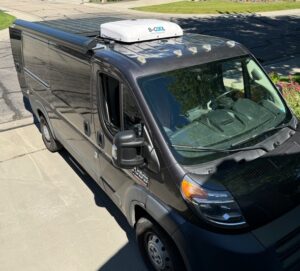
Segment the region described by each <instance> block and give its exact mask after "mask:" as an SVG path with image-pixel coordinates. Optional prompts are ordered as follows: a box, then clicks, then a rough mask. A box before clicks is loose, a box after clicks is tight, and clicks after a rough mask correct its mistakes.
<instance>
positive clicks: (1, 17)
mask: <svg viewBox="0 0 300 271" xmlns="http://www.w3.org/2000/svg"><path fill="white" fill-rule="evenodd" d="M14 20H15V17H13V16H11V15H8V14H6V13H4V12H3V11H1V10H0V30H1V29H4V28H7V27H9V26H10V25H11V24H12V23H13V21H14Z"/></svg>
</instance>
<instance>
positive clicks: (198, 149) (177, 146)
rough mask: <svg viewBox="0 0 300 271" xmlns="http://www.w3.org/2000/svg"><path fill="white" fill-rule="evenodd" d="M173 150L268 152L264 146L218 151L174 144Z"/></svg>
mask: <svg viewBox="0 0 300 271" xmlns="http://www.w3.org/2000/svg"><path fill="white" fill-rule="evenodd" d="M171 146H172V147H173V148H175V149H177V150H179V151H187V152H199V151H204V152H221V153H234V152H240V151H252V150H263V151H265V152H268V150H267V149H266V148H265V147H264V146H252V147H245V148H237V149H217V148H210V147H195V146H190V145H177V144H172V145H171Z"/></svg>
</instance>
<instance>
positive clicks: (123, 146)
mask: <svg viewBox="0 0 300 271" xmlns="http://www.w3.org/2000/svg"><path fill="white" fill-rule="evenodd" d="M143 146H144V138H137V137H136V134H135V132H134V131H133V130H129V131H121V132H119V133H117V134H116V135H115V137H114V140H113V146H112V161H113V164H114V166H116V167H118V168H124V169H131V168H134V167H138V166H141V165H143V164H144V158H143V157H142V147H143Z"/></svg>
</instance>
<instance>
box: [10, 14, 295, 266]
mask: <svg viewBox="0 0 300 271" xmlns="http://www.w3.org/2000/svg"><path fill="white" fill-rule="evenodd" d="M108 20H109V19H108ZM10 35H11V44H12V50H13V55H14V60H15V66H16V69H17V71H18V76H19V81H20V85H21V87H22V89H23V90H24V95H25V96H26V97H28V99H29V101H30V104H31V107H32V110H33V113H34V115H35V116H36V118H37V119H38V120H39V123H40V130H41V134H42V138H43V140H44V142H45V145H46V147H47V148H48V149H49V150H50V151H52V152H54V151H58V150H59V149H60V148H62V147H64V148H66V149H67V150H68V152H69V153H70V154H71V155H72V156H73V157H74V158H75V159H76V160H77V161H78V163H79V164H80V165H81V166H82V167H83V168H84V169H85V170H86V171H87V172H88V173H89V175H91V176H92V177H93V179H94V180H95V181H96V182H97V183H98V184H99V186H100V187H101V188H102V189H103V190H104V191H105V192H106V193H107V194H108V195H109V196H110V198H111V199H112V201H113V202H114V203H115V204H116V205H117V206H118V207H119V208H120V210H121V211H122V212H123V214H124V215H125V216H126V218H127V220H128V222H129V223H130V225H131V226H132V227H134V228H135V230H136V235H137V243H138V246H139V248H140V251H141V254H142V256H143V258H144V260H145V262H146V263H147V265H148V266H149V268H150V269H151V270H152V269H153V270H160V271H165V270H197V271H198V270H199V271H219V270H222V271H260V270H263V271H277V270H278V271H279V270H289V271H299V270H300V205H299V204H300V128H299V127H298V122H297V119H296V118H295V116H294V115H293V113H292V112H291V110H290V109H289V108H288V106H287V104H286V102H285V101H284V99H283V97H282V95H281V92H280V90H279V89H277V88H276V86H275V85H274V84H273V83H272V82H271V81H270V79H269V78H268V76H267V74H266V73H265V71H264V70H263V68H262V67H261V66H260V64H259V63H258V62H257V60H256V59H255V58H254V57H253V56H252V55H251V53H250V52H249V51H248V50H247V49H245V47H243V46H242V45H241V44H239V43H237V42H234V41H231V40H226V39H223V38H218V37H211V36H205V35H198V34H188V33H183V31H182V29H181V28H180V26H179V25H177V24H175V23H171V22H165V21H160V20H152V19H138V20H115V19H111V20H110V21H108V22H107V21H105V20H104V19H103V18H100V19H99V18H98V19H97V18H93V19H74V20H63V21H59V20H58V21H48V22H47V21H46V22H37V23H31V22H26V21H22V20H17V21H16V22H15V23H14V25H13V26H12V27H11V28H10ZM61 181H62V182H63V174H62V180H61ZM120 270H122V267H120Z"/></svg>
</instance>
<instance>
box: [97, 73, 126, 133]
mask: <svg viewBox="0 0 300 271" xmlns="http://www.w3.org/2000/svg"><path fill="white" fill-rule="evenodd" d="M100 79H101V87H102V97H103V106H104V119H105V123H106V125H107V127H108V129H109V130H110V131H111V132H112V133H113V134H115V133H117V132H118V131H119V130H120V128H121V121H120V83H119V81H118V80H117V79H115V78H113V77H111V76H109V75H107V74H103V73H102V74H100Z"/></svg>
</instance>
